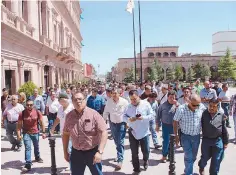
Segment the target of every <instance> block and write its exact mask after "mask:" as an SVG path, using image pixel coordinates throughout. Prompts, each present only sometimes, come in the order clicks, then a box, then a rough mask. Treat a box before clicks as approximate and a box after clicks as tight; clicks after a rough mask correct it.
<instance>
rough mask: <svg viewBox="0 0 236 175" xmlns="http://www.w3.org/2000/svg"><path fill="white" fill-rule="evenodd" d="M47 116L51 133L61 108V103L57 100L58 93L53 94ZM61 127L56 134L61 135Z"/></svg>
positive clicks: (57, 128)
mask: <svg viewBox="0 0 236 175" xmlns="http://www.w3.org/2000/svg"><path fill="white" fill-rule="evenodd" d="M46 106H47V109H48V110H47V116H48V132H50V129H51V127H52V126H53V123H54V121H55V120H56V117H57V112H58V109H59V108H60V106H61V105H60V103H59V102H58V99H57V98H56V93H55V92H54V91H52V92H51V96H50V99H49V100H48V101H47V104H46ZM59 130H60V125H57V127H56V132H57V133H59Z"/></svg>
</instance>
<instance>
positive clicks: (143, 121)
mask: <svg viewBox="0 0 236 175" xmlns="http://www.w3.org/2000/svg"><path fill="white" fill-rule="evenodd" d="M129 97H130V101H131V104H130V105H129V106H128V108H127V110H126V111H125V113H124V121H125V122H127V124H128V126H129V142H130V149H131V153H132V164H133V167H134V172H135V173H139V172H140V164H139V156H138V152H139V145H140V146H141V150H142V153H143V161H144V164H143V166H144V169H145V170H146V169H147V168H148V159H149V153H150V145H149V135H150V131H149V121H150V120H152V119H153V117H154V112H153V110H152V107H151V105H150V104H149V103H148V102H147V101H145V100H140V97H139V96H138V91H137V90H131V91H130V92H129Z"/></svg>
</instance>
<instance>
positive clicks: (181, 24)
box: [80, 0, 236, 74]
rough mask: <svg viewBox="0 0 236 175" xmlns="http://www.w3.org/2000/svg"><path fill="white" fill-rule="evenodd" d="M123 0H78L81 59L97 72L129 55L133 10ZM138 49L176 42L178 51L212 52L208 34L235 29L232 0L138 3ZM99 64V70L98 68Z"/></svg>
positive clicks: (109, 69)
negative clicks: (139, 11)
mask: <svg viewBox="0 0 236 175" xmlns="http://www.w3.org/2000/svg"><path fill="white" fill-rule="evenodd" d="M127 2H128V0H127V1H113V2H108V1H80V6H81V8H82V9H83V13H82V17H83V18H84V19H82V20H81V24H80V26H81V29H80V30H81V35H82V37H83V41H82V43H83V45H84V46H83V47H82V61H83V63H91V64H93V65H94V67H95V69H96V71H97V72H98V73H99V74H105V73H106V72H108V71H111V68H112V66H114V65H115V64H116V63H117V62H118V58H129V57H133V56H134V55H133V28H132V14H130V13H128V12H127V11H125V8H126V5H127ZM140 4H141V6H140V7H141V29H142V50H144V48H145V47H150V46H162V45H170V46H179V55H181V53H186V52H191V53H193V54H195V53H210V54H211V52H212V34H214V33H216V32H218V31H227V30H231V31H232V30H234V31H235V30H236V2H184V1H183V2H163V1H162V2H161V1H154V2H153V1H150V2H147V1H141V3H140ZM134 10H135V12H134V13H135V30H136V32H135V33H136V52H137V53H138V52H139V28H138V27H139V26H138V24H139V23H138V3H137V2H135V9H134ZM98 65H100V68H99V69H98Z"/></svg>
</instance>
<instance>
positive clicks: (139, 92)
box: [137, 83, 145, 96]
mask: <svg viewBox="0 0 236 175" xmlns="http://www.w3.org/2000/svg"><path fill="white" fill-rule="evenodd" d="M144 89H145V84H144V83H141V84H140V87H139V88H138V90H137V91H138V96H141V95H142V94H143V93H144Z"/></svg>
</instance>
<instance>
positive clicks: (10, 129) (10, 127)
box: [6, 122, 22, 147]
mask: <svg viewBox="0 0 236 175" xmlns="http://www.w3.org/2000/svg"><path fill="white" fill-rule="evenodd" d="M16 125H17V122H16V123H10V122H8V123H7V128H6V132H7V133H6V134H7V138H8V140H9V142H10V143H11V144H12V145H17V147H21V146H22V142H21V141H19V140H17V139H16V138H15V137H14V135H15V134H16Z"/></svg>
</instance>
